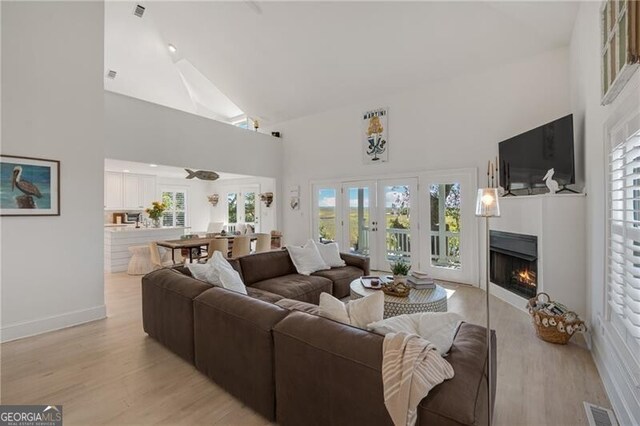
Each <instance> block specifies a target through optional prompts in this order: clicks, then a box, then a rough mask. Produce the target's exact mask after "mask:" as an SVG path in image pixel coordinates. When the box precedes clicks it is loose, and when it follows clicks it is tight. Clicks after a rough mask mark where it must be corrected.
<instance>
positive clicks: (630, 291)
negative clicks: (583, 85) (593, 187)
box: [607, 119, 640, 341]
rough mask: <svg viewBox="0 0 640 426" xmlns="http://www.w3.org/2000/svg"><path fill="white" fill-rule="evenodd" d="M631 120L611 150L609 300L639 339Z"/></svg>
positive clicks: (636, 171) (639, 155)
mask: <svg viewBox="0 0 640 426" xmlns="http://www.w3.org/2000/svg"><path fill="white" fill-rule="evenodd" d="M636 121H637V120H633V119H632V120H630V121H628V122H627V123H626V124H625V125H624V126H622V127H621V128H620V129H619V130H618V131H617V132H616V133H614V134H612V139H611V145H610V147H611V148H610V150H609V188H608V189H609V191H608V193H609V200H608V201H609V204H608V216H609V217H608V219H609V225H608V226H609V229H608V270H607V299H608V302H609V306H610V315H611V316H616V317H617V318H616V319H617V320H619V321H620V322H621V323H622V324H623V325H624V330H625V331H626V334H627V336H626V337H627V338H631V339H637V340H638V341H640V133H635V134H633V135H632V136H629V135H631V134H632V133H631V131H637V129H638V127H634V126H635V125H638V123H637V122H636Z"/></svg>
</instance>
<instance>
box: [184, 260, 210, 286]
mask: <svg viewBox="0 0 640 426" xmlns="http://www.w3.org/2000/svg"><path fill="white" fill-rule="evenodd" d="M187 269H188V270H189V272H191V275H193V278H195V279H197V280H200V281H206V282H209V279H208V277H207V273H208V272H209V265H203V264H202V263H190V264H188V265H187Z"/></svg>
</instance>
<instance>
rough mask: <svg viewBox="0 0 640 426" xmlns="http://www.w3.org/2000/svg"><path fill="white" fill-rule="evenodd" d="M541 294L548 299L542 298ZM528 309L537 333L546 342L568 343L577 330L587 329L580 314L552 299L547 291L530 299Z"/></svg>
mask: <svg viewBox="0 0 640 426" xmlns="http://www.w3.org/2000/svg"><path fill="white" fill-rule="evenodd" d="M541 296H543V297H544V298H545V299H546V300H541ZM527 309H528V310H529V314H530V315H531V322H532V323H533V327H534V328H535V330H536V335H537V336H538V337H539V338H540V339H542V340H544V341H545V342H549V343H556V344H560V345H566V344H567V343H568V342H569V340H570V339H571V337H573V335H574V334H575V333H576V332H577V331H582V332H584V331H586V330H587V327H586V326H585V325H584V322H583V321H582V320H580V318H579V317H578V314H576V313H575V312H572V311H570V310H569V308H567V307H566V306H564V305H563V304H561V303H558V302H554V301H552V300H551V297H549V295H548V294H547V293H538V294H537V295H536V297H532V298H531V299H529V302H528V303H527Z"/></svg>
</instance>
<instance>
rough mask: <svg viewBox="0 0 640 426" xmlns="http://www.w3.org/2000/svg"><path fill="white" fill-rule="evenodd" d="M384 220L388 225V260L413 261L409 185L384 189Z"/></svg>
mask: <svg viewBox="0 0 640 426" xmlns="http://www.w3.org/2000/svg"><path fill="white" fill-rule="evenodd" d="M384 220H385V224H386V246H387V251H386V255H387V259H388V260H389V261H390V262H395V261H397V260H399V259H404V260H406V261H407V262H410V260H411V240H410V233H409V229H410V223H411V222H410V193H409V186H408V185H397V186H386V187H385V188H384Z"/></svg>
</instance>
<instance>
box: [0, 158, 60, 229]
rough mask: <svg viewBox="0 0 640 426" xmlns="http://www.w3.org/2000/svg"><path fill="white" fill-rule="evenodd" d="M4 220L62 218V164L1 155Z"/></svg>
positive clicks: (0, 205) (0, 190)
mask: <svg viewBox="0 0 640 426" xmlns="http://www.w3.org/2000/svg"><path fill="white" fill-rule="evenodd" d="M0 216H60V161H57V160H46V159H43V158H32V157H19V156H14V155H0Z"/></svg>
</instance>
